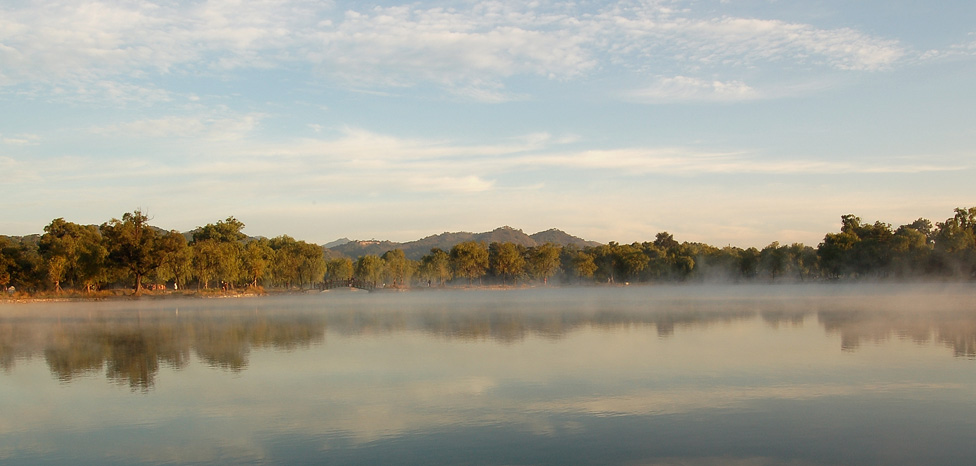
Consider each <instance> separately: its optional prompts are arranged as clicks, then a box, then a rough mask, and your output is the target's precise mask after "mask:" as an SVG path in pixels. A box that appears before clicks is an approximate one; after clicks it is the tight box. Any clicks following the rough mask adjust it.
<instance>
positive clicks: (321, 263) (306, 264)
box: [297, 241, 325, 288]
mask: <svg viewBox="0 0 976 466" xmlns="http://www.w3.org/2000/svg"><path fill="white" fill-rule="evenodd" d="M297 254H298V257H299V258H300V261H299V264H298V285H299V287H302V288H304V287H305V285H308V286H309V287H313V286H314V285H315V283H317V282H321V281H322V280H323V279H324V278H325V255H324V254H323V252H322V248H321V247H320V246H319V245H317V244H313V243H306V242H305V241H298V243H297Z"/></svg>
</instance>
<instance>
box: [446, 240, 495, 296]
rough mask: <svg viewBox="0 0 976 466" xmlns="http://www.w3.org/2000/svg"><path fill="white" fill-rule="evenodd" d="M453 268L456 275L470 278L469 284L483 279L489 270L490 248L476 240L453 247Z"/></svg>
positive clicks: (451, 256)
mask: <svg viewBox="0 0 976 466" xmlns="http://www.w3.org/2000/svg"><path fill="white" fill-rule="evenodd" d="M450 258H451V268H452V269H453V270H454V275H455V276H460V277H464V278H467V279H468V284H469V285H470V284H471V282H472V281H473V280H474V279H475V278H477V279H479V280H480V279H481V277H483V276H484V275H485V272H487V270H488V250H487V249H485V247H484V245H482V244H481V243H478V242H475V241H465V242H463V243H459V244H456V245H455V246H454V247H452V248H451V254H450Z"/></svg>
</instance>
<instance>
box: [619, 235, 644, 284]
mask: <svg viewBox="0 0 976 466" xmlns="http://www.w3.org/2000/svg"><path fill="white" fill-rule="evenodd" d="M616 254H617V257H618V258H619V259H618V260H617V263H618V264H619V265H620V268H621V272H622V273H623V275H624V276H625V277H627V278H628V279H635V278H636V277H637V275H638V274H640V273H641V271H643V270H644V268H645V267H647V264H648V262H650V259H649V258H648V257H647V256H646V255H645V254H644V251H643V248H642V247H641V246H640V244H637V243H634V244H624V245H621V246H620V247H618V248H617V251H616Z"/></svg>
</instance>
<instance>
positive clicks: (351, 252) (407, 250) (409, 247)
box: [328, 226, 600, 260]
mask: <svg viewBox="0 0 976 466" xmlns="http://www.w3.org/2000/svg"><path fill="white" fill-rule="evenodd" d="M465 241H477V242H479V243H485V244H491V243H495V242H498V243H515V244H519V245H522V246H526V247H532V246H538V245H540V244H545V243H547V242H549V243H553V244H558V245H560V246H566V245H569V244H575V245H578V246H596V245H599V244H600V243H597V242H594V241H586V240H584V239H581V238H578V237H576V236H573V235H570V234H568V233H566V232H564V231H561V230H557V229H555V228H553V229H550V230H546V231H542V232H539V233H536V234H534V235H527V234H525V233H524V232H523V231H522V230H517V229H515V228H512V227H509V226H504V227H499V228H496V229H494V230H492V231H488V232H484V233H469V232H454V233H448V232H445V233H441V234H439V235H432V236H428V237H426V238H422V239H419V240H416V241H409V242H406V243H395V242H392V241H376V240H369V241H349V242H347V243H345V244H341V245H338V246H335V247H331V248H328V249H329V250H330V251H332V252H333V253H334V254H328V255H329V256H333V255H336V254H335V253H338V255H342V256H347V257H351V258H356V257H360V256H363V255H366V254H375V255H378V256H379V255H382V254H383V253H385V252H386V251H389V250H391V249H398V248H399V249H401V250H403V253H404V254H405V255H406V256H407V258H409V259H413V260H419V259H420V258H421V257H423V256H424V255H426V254H428V253H430V250H431V249H433V248H440V249H443V250H444V251H448V250H450V249H451V248H452V247H454V246H455V245H457V244H459V243H463V242H465Z"/></svg>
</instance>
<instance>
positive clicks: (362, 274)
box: [355, 254, 383, 285]
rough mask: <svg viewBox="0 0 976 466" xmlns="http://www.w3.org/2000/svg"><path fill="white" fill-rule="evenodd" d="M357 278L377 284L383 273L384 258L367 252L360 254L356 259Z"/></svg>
mask: <svg viewBox="0 0 976 466" xmlns="http://www.w3.org/2000/svg"><path fill="white" fill-rule="evenodd" d="M355 274H356V278H358V279H360V280H362V281H364V282H366V283H369V284H372V285H376V284H377V283H379V281H380V277H381V276H382V275H383V259H380V257H379V256H377V255H375V254H366V255H364V256H360V257H359V259H357V260H356V267H355Z"/></svg>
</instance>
